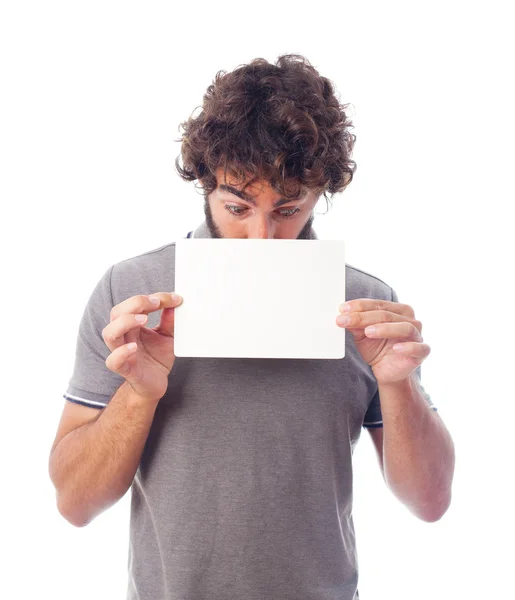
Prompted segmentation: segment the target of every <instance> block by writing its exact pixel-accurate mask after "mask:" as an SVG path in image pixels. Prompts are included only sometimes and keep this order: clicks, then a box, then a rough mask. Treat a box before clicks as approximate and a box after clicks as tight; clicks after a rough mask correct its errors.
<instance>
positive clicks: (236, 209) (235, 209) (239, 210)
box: [224, 204, 300, 219]
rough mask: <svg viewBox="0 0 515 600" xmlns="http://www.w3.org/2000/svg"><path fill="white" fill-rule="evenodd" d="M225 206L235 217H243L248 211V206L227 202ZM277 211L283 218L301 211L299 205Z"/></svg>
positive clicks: (289, 217) (288, 217)
mask: <svg viewBox="0 0 515 600" xmlns="http://www.w3.org/2000/svg"><path fill="white" fill-rule="evenodd" d="M224 208H225V209H226V210H228V211H229V212H230V213H231V215H234V216H235V217H241V216H243V214H244V213H245V212H246V211H247V209H246V208H243V207H241V206H234V205H232V204H226V205H225V207H224ZM277 212H278V213H279V214H280V215H281V217H283V219H291V217H294V216H295V215H296V214H297V213H299V212H300V209H299V208H297V207H293V208H285V209H281V210H279V211H277Z"/></svg>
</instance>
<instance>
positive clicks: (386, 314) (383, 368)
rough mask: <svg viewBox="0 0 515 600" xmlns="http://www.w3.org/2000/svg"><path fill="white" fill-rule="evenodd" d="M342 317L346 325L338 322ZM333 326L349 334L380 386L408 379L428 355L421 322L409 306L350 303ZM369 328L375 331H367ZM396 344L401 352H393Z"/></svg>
mask: <svg viewBox="0 0 515 600" xmlns="http://www.w3.org/2000/svg"><path fill="white" fill-rule="evenodd" d="M345 306H350V311H349V312H347V311H344V310H343V308H344V307H345ZM344 316H348V317H350V322H349V324H347V325H345V324H343V323H341V322H340V319H341V318H342V317H344ZM336 324H337V325H338V326H339V327H344V328H345V329H348V330H349V331H350V333H352V335H353V336H354V343H355V344H356V348H357V349H358V351H359V353H360V354H361V356H362V357H363V360H365V361H366V362H367V363H368V364H369V365H370V366H371V367H372V371H373V373H374V376H375V378H376V379H377V382H378V383H379V384H392V383H396V382H399V381H403V380H404V379H407V378H408V377H409V376H410V375H411V373H412V372H413V371H415V369H416V368H417V367H418V366H419V365H420V364H422V362H423V361H424V360H425V359H426V358H427V357H428V356H429V353H430V352H431V348H430V347H429V345H428V344H424V343H422V342H423V338H422V333H421V332H422V323H421V322H420V321H418V320H417V319H415V312H414V310H413V309H412V308H411V306H409V305H408V304H400V303H399V302H388V301H387V300H375V299H371V298H358V299H357V300H350V301H349V302H345V304H342V305H341V306H340V315H338V317H337V319H336ZM370 326H374V327H375V328H376V331H375V332H369V330H368V327H370ZM397 344H400V350H394V349H393V347H394V346H397Z"/></svg>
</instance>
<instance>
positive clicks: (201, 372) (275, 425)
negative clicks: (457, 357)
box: [64, 223, 436, 600]
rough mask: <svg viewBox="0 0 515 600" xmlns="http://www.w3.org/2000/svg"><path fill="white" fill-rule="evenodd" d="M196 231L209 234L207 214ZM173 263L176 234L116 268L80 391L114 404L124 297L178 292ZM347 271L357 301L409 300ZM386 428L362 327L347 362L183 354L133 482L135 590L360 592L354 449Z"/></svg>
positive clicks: (251, 597)
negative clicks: (112, 327)
mask: <svg viewBox="0 0 515 600" xmlns="http://www.w3.org/2000/svg"><path fill="white" fill-rule="evenodd" d="M194 237H210V235H209V230H208V228H207V227H206V224H205V223H203V224H202V225H201V226H200V227H198V228H197V229H196V230H195V232H194ZM313 237H314V238H316V235H314V236H313ZM174 265H175V243H171V244H167V245H165V246H162V247H160V248H156V249H155V250H151V251H149V252H146V253H144V254H141V255H139V256H135V257H133V258H129V259H127V260H123V261H121V262H119V263H116V264H114V265H113V266H111V267H110V268H109V269H107V271H106V272H105V273H104V275H103V276H102V278H101V279H100V281H99V282H98V284H97V285H96V287H95V288H94V290H93V292H92V294H91V297H90V298H89V300H88V302H87V305H86V307H85V310H84V314H83V316H82V320H81V322H80V326H79V331H78V337H77V348H76V359H75V367H74V371H73V375H72V377H71V379H70V381H69V385H68V388H67V391H66V393H65V394H64V397H65V398H66V399H67V400H69V401H71V402H77V403H79V404H84V405H86V406H93V407H96V408H99V409H102V408H103V407H104V406H106V405H107V404H108V403H109V401H110V399H111V398H112V396H113V395H114V394H115V392H116V390H117V389H118V388H119V386H120V385H121V384H122V383H123V381H124V379H123V378H122V377H121V376H119V375H117V374H115V373H113V372H112V371H110V370H109V369H108V368H107V367H106V365H105V360H106V358H107V357H108V356H109V354H110V350H109V349H108V348H107V346H106V344H105V342H104V340H103V339H102V330H103V328H104V327H105V326H106V325H107V324H108V323H109V318H110V311H111V308H112V307H113V306H115V305H116V304H118V303H120V302H122V301H123V300H125V299H127V298H129V297H131V296H134V295H136V294H151V293H153V292H158V291H161V292H172V291H174V289H175V288H174V279H175V277H174ZM345 277H346V298H345V300H352V299H355V298H377V299H383V300H391V301H395V302H398V299H397V296H396V294H395V292H394V290H393V289H392V288H391V287H389V286H388V285H387V284H386V283H384V282H383V281H381V280H380V279H378V278H377V277H374V276H372V275H370V274H368V273H365V272H363V271H361V270H359V269H356V268H355V267H352V266H350V265H348V264H346V265H345ZM177 291H178V292H179V293H180V290H177ZM342 301H343V299H342ZM160 314H161V313H160V311H158V312H154V313H151V314H149V320H148V323H147V326H148V327H153V326H155V325H157V324H158V322H159V318H160ZM335 318H336V315H335ZM335 326H336V324H335ZM416 374H417V376H418V378H419V381H420V367H419V368H418V369H417V371H416ZM421 390H422V391H423V393H424V394H425V397H426V400H427V403H428V410H429V407H432V408H433V409H435V410H436V407H434V406H433V404H432V402H431V399H430V397H429V395H427V394H426V393H425V392H424V390H423V387H422V386H421ZM380 426H382V421H381V408H380V403H379V395H378V388H377V381H376V379H375V377H374V375H373V373H372V370H371V368H370V367H369V365H368V364H367V363H365V362H364V361H363V359H362V358H361V357H360V355H359V353H358V352H357V350H356V347H355V345H354V343H353V337H352V335H351V334H350V333H349V332H347V334H346V356H345V358H343V359H341V360H327V359H323V360H311V359H304V360H302V359H301V360H297V359H292V360H283V359H227V358H223V359H217V358H185V357H182V358H181V357H177V358H176V360H175V363H174V366H173V369H172V371H171V373H170V376H169V384H168V390H167V392H166V394H165V395H164V396H163V398H162V399H161V400H160V402H159V404H158V407H157V409H156V412H155V416H154V420H153V423H152V426H151V429H150V432H149V436H148V439H147V442H146V444H145V447H144V450H143V454H142V457H141V462H140V465H139V467H138V470H137V471H136V475H135V478H134V481H133V483H132V486H131V519H130V546H129V561H128V590H127V600H136V599H138V600H235V599H238V600H265V599H266V600H269V599H274V600H356V599H358V598H359V594H358V591H357V584H358V562H357V553H356V546H355V537H354V525H353V520H352V453H353V450H354V448H355V445H356V443H357V441H358V439H359V436H360V433H361V428H362V427H380Z"/></svg>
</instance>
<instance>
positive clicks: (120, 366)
mask: <svg viewBox="0 0 515 600" xmlns="http://www.w3.org/2000/svg"><path fill="white" fill-rule="evenodd" d="M129 346H134V347H133V348H132V349H131V348H129ZM136 357H137V344H135V343H131V344H124V345H123V346H120V347H118V348H116V349H115V350H114V351H113V352H111V354H110V355H109V356H108V357H107V358H106V367H107V368H108V369H109V370H110V371H113V373H118V374H119V375H121V376H122V377H127V375H129V374H130V372H131V369H132V367H133V365H134V364H135V362H136V360H137V358H136Z"/></svg>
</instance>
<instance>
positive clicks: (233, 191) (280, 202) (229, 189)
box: [218, 183, 306, 208]
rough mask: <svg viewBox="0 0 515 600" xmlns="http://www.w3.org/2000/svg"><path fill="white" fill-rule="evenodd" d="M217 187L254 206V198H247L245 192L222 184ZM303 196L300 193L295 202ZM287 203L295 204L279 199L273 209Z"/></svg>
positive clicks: (286, 199) (289, 200) (287, 199)
mask: <svg viewBox="0 0 515 600" xmlns="http://www.w3.org/2000/svg"><path fill="white" fill-rule="evenodd" d="M218 187H219V188H220V190H222V191H223V192H229V193H230V194H234V195H235V196H238V198H241V199H242V200H246V201H247V202H250V203H251V204H253V205H254V206H256V201H255V200H254V198H252V196H249V195H248V194H245V192H240V190H237V189H236V188H234V187H232V186H231V185H225V184H223V183H222V184H221V185H219V186H218ZM305 195H306V192H305V191H304V193H302V194H301V196H300V197H299V198H297V200H300V199H301V198H304V196H305ZM288 202H295V200H292V199H291V198H281V199H280V200H278V201H277V202H276V203H275V204H274V208H278V207H279V206H282V205H283V204H287V203H288Z"/></svg>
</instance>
